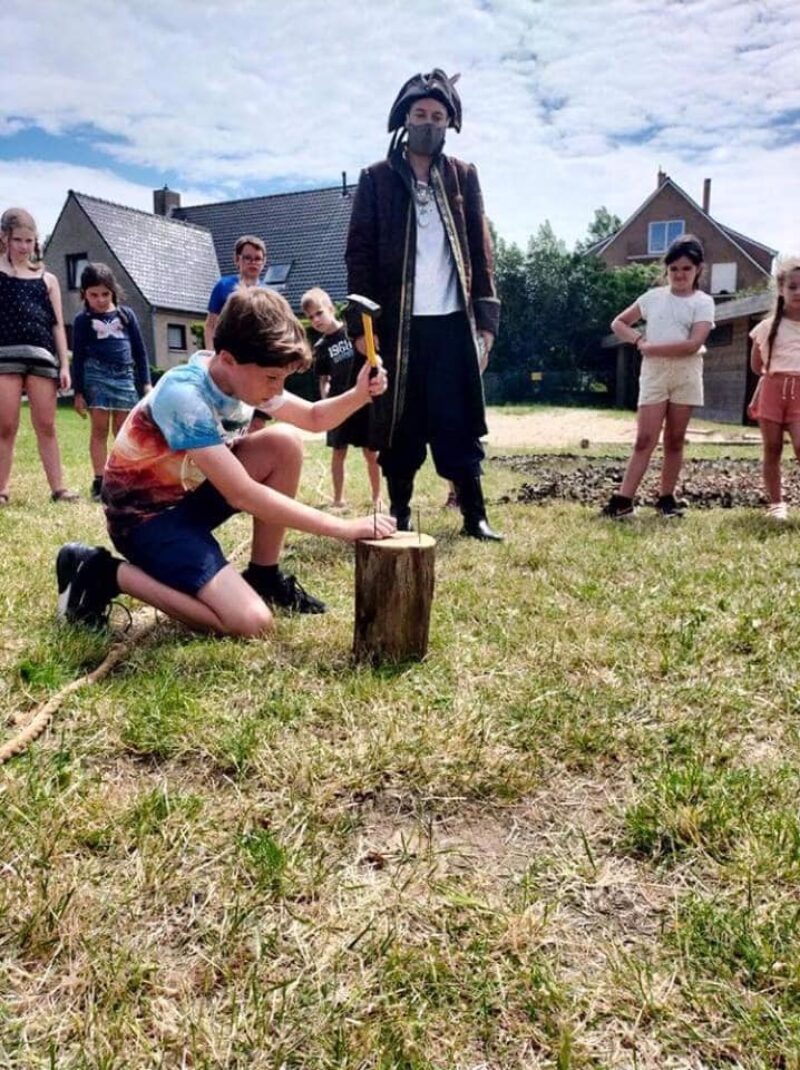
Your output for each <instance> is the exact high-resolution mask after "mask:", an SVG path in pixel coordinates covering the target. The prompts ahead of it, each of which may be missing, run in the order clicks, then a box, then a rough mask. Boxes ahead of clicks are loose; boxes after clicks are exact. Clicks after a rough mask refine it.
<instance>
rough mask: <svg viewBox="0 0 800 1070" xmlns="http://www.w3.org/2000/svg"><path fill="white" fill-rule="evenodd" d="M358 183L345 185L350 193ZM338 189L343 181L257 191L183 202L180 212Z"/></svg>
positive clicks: (339, 189)
mask: <svg viewBox="0 0 800 1070" xmlns="http://www.w3.org/2000/svg"><path fill="white" fill-rule="evenodd" d="M356 185H357V184H356V183H355V182H353V183H348V185H347V186H346V187H345V189H346V190H347V192H348V193H350V192H355V189H356ZM333 191H337V192H339V193H341V191H342V186H341V183H340V184H339V185H338V186H315V187H314V188H313V189H292V190H283V191H282V192H281V193H257V194H253V196H252V197H234V198H233V199H232V200H229V201H205V202H204V203H203V204H183V205H181V206H180V208H179V209H178V211H179V212H184V211H187V210H191V209H192V208H219V207H221V206H222V205H228V204H243V203H244V202H245V201H271V200H276V199H277V198H278V197H303V196H305V195H306V194H309V193H329V192H333Z"/></svg>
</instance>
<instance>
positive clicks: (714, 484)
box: [492, 453, 800, 509]
mask: <svg viewBox="0 0 800 1070" xmlns="http://www.w3.org/2000/svg"><path fill="white" fill-rule="evenodd" d="M492 463H493V464H496V465H502V466H504V467H506V468H509V469H511V471H513V472H516V473H519V474H520V475H521V476H522V477H523V481H522V483H521V484H520V485H519V487H518V488H517V489H516V491H515V492H513V493H512V494H506V495H504V496H503V497H502V498H501V499H500V500H501V501H502V502H503V503H506V504H507V503H509V502H522V503H524V504H528V505H537V504H541V503H543V502H546V501H550V500H553V499H556V500H559V499H560V500H562V501H570V502H582V503H583V504H585V505H601V504H603V503H604V502H606V501H607V500H608V497H609V495H610V494H611V492H612V491H613V490H616V489H617V488H618V487H619V485H620V483H621V482H622V477H623V475H624V473H625V463H624V462H623V461H620V460H619V459H617V458H612V457H585V456H583V455H580V454H574V453H571V454H561V455H554V454H526V455H524V456H501V457H493V458H492ZM658 471H659V466H658V465H654V466H653V469H652V470H651V471H650V472H648V474H647V476H646V477H645V479H644V481H643V482H642V485H641V487H640V489H639V495H638V498H639V500H640V501H643V502H647V501H652V500H653V499H655V497H656V496H657V495H658ZM677 496H678V497H679V498H682V499H684V500H685V501H687V502H689V503H690V504H691V505H694V506H696V507H699V508H706V509H710V508H722V509H733V508H736V507H740V506H744V507H750V508H762V507H763V506H764V505H765V504H766V499H765V497H764V492H763V484H762V480H761V461H760V459H758V458H753V460H749V459H740V458H730V457H725V458H720V459H719V460H702V459H699V458H690V459H688V460H687V461H685V462H684V466H683V471H682V473H681V479H680V482H679V483H678V487H677ZM784 497H785V498H786V500H787V502H789V503H790V504H792V503H798V502H800V472H798V469H797V466H796V465H793V466H792V467H791V468H787V470H786V471H785V472H784Z"/></svg>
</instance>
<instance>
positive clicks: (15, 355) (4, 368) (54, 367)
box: [0, 208, 78, 507]
mask: <svg viewBox="0 0 800 1070" xmlns="http://www.w3.org/2000/svg"><path fill="white" fill-rule="evenodd" d="M69 386H70V376H69V363H68V357H67V339H66V334H65V332H64V322H63V316H62V312H61V293H60V291H59V288H58V281H57V280H56V278H55V276H54V275H51V274H50V273H49V272H47V271H45V270H44V265H43V264H41V262H40V261H39V239H38V237H37V233H36V223H35V222H34V220H33V217H32V216H31V215H30V213H29V212H26V211H25V210H24V209H23V208H9V209H7V211H5V212H3V215H2V217H0V403H2V411H3V412H4V413H5V414H7V415H6V416H5V418H4V420H3V423H2V425H0V507H2V506H5V505H8V502H9V490H8V481H9V477H10V475H11V463H12V459H13V456H14V442H15V440H16V435H17V428H18V427H19V412H20V408H21V404H22V393H23V390H24V391H25V393H26V394H27V396H28V402H29V405H30V411H31V423H32V424H33V428H34V432H35V434H36V440H37V445H38V447H39V455H40V457H41V458H42V464H43V466H44V470H45V475H46V476H47V481H48V483H49V484H50V496H51V499H52V500H53V501H56V502H61V501H74V500H76V499H77V497H78V496H77V494H75V493H74V492H73V491H69V490H66V489H65V487H64V481H63V473H62V469H61V455H60V452H59V448H58V440H57V438H56V430H55V418H56V397H57V392H58V389H59V388H61V389H62V390H68V389H69ZM8 414H13V415H11V416H9V415H8Z"/></svg>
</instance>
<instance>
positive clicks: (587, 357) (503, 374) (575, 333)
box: [489, 209, 657, 400]
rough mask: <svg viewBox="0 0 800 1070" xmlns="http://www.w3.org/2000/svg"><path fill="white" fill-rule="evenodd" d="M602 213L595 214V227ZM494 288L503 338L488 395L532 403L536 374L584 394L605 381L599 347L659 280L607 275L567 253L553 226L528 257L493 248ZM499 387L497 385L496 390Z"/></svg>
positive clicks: (641, 274) (593, 262) (627, 272)
mask: <svg viewBox="0 0 800 1070" xmlns="http://www.w3.org/2000/svg"><path fill="white" fill-rule="evenodd" d="M601 212H605V214H606V217H608V216H609V214H608V213H607V212H606V210H605V209H598V211H597V212H596V213H595V219H596V221H597V220H599V219H601ZM496 268H497V286H498V292H499V295H500V298H501V300H502V302H503V317H502V325H501V330H500V335H499V337H498V340H497V344H496V346H495V349H494V350H493V353H492V359H491V364H490V368H489V371H490V373H491V376H492V378H491V379H490V380H489V382H490V383H491V384H492V386H493V389H492V390H491V391H490V396H492V395H494V396H501V397H503V398H504V399H507V400H522V399H525V398H527V397H530V396H531V385H530V377H531V373H532V372H542V373H544V383H545V388H546V387H547V386H555V387H556V388H557V389H558V390H561V391H569V390H576V391H577V390H581V389H585V388H586V385H587V383H589V382H591V381H593V380H595V379H601V380H602V379H608V377H609V375H610V364H609V362H608V361H603V360H602V351H601V342H602V339H603V338H604V336H605V335H607V334H608V333H609V329H610V326H609V325H610V323H611V320H612V319H613V317H614V316H615V315H616V314H617V313H618V312H620V311H621V310H622V309H623V308H626V307H627V306H628V305H630V304H631V303H632V302H633V301H635V300H636V298H637V297H638V296H639V294H641V293H642V292H643V291H644V290H646V289H648V288H649V287H650V286H651V285H652V284H653V281H654V271H657V269H654V268H653V267H652V266H650V265H646V266H645V265H632V266H630V267H625V268H619V269H609V268H607V267H606V266H605V264H604V263H603V262H602V261H601V260H600V259H598V258H597V257H595V256H592V255H586V254H585V253H584V251H583V250H582V248H581V246H578V247H576V249H575V250H574V251H572V252H570V251H569V250H568V249H567V247H566V245H565V244H564V242H563V241H561V240H560V239H559V238H558V237H557V236H556V234H555V232H554V231H553V228H552V226H551V225H550V223H549V222H545V223H544V224H542V226H540V227H539V229H538V231H537V232H536V234H535V235H534V236H533V237H532V238H531V239H530V240H529V242H528V246H527V249H526V250H525V252H523V251H522V250H521V249H520V247H519V246H518V245H515V244H508V243H506V242H504V241H503V240H502V239H498V241H497V243H496ZM498 380H499V385H498Z"/></svg>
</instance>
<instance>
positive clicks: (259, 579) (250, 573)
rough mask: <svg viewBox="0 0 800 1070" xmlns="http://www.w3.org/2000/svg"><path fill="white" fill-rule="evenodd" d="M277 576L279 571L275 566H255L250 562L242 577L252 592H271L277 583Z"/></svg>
mask: <svg viewBox="0 0 800 1070" xmlns="http://www.w3.org/2000/svg"><path fill="white" fill-rule="evenodd" d="M279 574H280V569H279V568H278V566H277V565H257V564H256V563H255V562H254V561H251V562H250V563H249V564H248V566H247V568H246V569H245V570H244V572H243V573H242V576H243V577H244V578H245V579H246V580H247V582H248V583H249V584H250V586H251V587H252V588H253V589H254V590H256V591H262V590H263V591H271V590H272V589H273V588H274V587H275V585H276V583H277V581H278V576H279Z"/></svg>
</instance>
